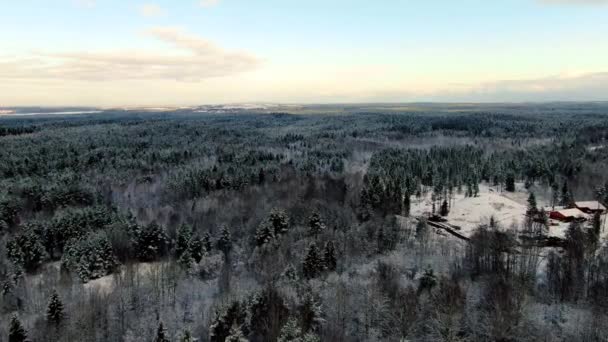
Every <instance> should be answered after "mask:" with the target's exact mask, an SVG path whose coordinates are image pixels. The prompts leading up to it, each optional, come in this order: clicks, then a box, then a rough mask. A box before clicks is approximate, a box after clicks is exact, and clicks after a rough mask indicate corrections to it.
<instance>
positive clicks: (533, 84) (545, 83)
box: [432, 72, 608, 102]
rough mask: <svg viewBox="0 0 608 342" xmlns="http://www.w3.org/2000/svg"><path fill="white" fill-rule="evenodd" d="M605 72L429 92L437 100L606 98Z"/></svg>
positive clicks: (607, 89) (607, 96) (461, 86)
mask: <svg viewBox="0 0 608 342" xmlns="http://www.w3.org/2000/svg"><path fill="white" fill-rule="evenodd" d="M606 94H608V72H595V73H583V74H564V75H556V76H549V77H544V78H537V79H521V80H497V81H493V82H485V83H481V84H473V85H459V86H457V87H455V88H453V89H451V90H445V91H440V92H438V93H436V94H433V95H432V99H437V100H439V101H481V102H487V101H492V102H502V101H505V102H513V101H515V102H523V101H605V100H608V95H606Z"/></svg>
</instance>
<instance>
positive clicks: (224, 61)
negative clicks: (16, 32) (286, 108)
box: [0, 27, 261, 81]
mask: <svg viewBox="0 0 608 342" xmlns="http://www.w3.org/2000/svg"><path fill="white" fill-rule="evenodd" d="M146 34H147V35H149V36H151V37H154V38H156V39H158V40H160V41H163V42H164V43H166V44H168V45H170V46H173V47H174V50H173V51H171V53H166V52H164V53H159V52H152V51H137V50H135V51H109V52H92V51H87V52H65V53H50V52H45V53H36V54H33V55H31V56H26V57H20V58H13V59H6V58H5V59H0V78H2V79H36V80H45V79H46V80H84V81H119V80H177V81H200V80H203V79H206V78H211V77H221V76H228V75H234V74H238V73H242V72H246V71H251V70H254V69H256V68H257V67H258V66H259V65H260V63H261V62H260V60H259V59H258V58H257V57H256V56H254V55H252V54H249V53H246V52H239V51H229V50H226V49H224V48H222V47H219V46H217V45H215V44H214V43H212V42H210V41H208V40H205V39H202V38H200V37H197V36H194V35H190V34H188V33H186V32H184V31H183V30H181V29H177V28H166V27H159V28H154V29H151V30H148V31H147V32H146Z"/></svg>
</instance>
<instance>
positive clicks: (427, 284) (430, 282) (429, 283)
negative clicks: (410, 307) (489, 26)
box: [418, 268, 437, 293]
mask: <svg viewBox="0 0 608 342" xmlns="http://www.w3.org/2000/svg"><path fill="white" fill-rule="evenodd" d="M435 285H437V277H436V276H435V273H434V272H433V269H432V268H429V269H427V270H426V271H424V275H423V276H422V278H420V284H419V285H418V293H421V292H422V291H425V290H426V291H431V290H432V289H433V288H434V287H435Z"/></svg>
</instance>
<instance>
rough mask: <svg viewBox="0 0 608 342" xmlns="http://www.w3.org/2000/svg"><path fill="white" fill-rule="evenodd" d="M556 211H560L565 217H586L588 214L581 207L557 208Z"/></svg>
mask: <svg viewBox="0 0 608 342" xmlns="http://www.w3.org/2000/svg"><path fill="white" fill-rule="evenodd" d="M556 212H558V213H560V214H561V215H562V216H564V217H579V216H582V217H586V216H587V215H586V214H585V213H584V212H582V211H580V209H577V208H573V209H562V210H556Z"/></svg>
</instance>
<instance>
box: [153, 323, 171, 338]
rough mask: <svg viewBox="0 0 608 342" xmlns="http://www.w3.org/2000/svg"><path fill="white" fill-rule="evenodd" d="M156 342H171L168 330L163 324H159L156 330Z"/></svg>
mask: <svg viewBox="0 0 608 342" xmlns="http://www.w3.org/2000/svg"><path fill="white" fill-rule="evenodd" d="M154 342H171V340H169V336H168V334H167V329H165V327H164V326H163V322H159V323H158V328H156V334H155V336H154Z"/></svg>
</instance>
